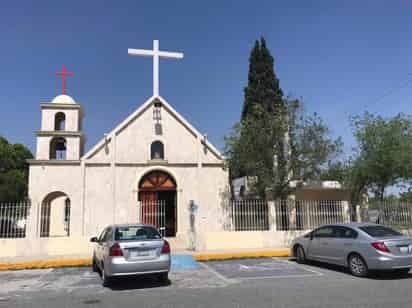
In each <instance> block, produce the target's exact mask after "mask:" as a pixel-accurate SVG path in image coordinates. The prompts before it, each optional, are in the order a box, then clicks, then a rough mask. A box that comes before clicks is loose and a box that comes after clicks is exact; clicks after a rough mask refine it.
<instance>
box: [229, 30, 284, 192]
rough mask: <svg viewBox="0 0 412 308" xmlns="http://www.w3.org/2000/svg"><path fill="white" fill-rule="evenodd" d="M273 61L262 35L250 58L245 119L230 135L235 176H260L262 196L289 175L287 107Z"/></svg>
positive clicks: (232, 165)
mask: <svg viewBox="0 0 412 308" xmlns="http://www.w3.org/2000/svg"><path fill="white" fill-rule="evenodd" d="M273 64H274V60H273V57H272V55H271V54H270V51H269V49H268V48H267V46H266V42H265V40H264V39H263V38H261V39H260V41H256V42H255V46H254V48H253V49H252V51H251V54H250V58H249V73H248V85H247V87H246V88H245V89H244V102H243V110H242V115H241V122H240V123H239V124H237V125H235V128H234V130H233V132H232V134H231V135H230V136H229V137H227V138H226V145H227V146H226V150H227V153H226V155H227V156H229V157H231V158H230V161H229V165H230V166H229V167H230V170H231V171H230V173H231V178H236V177H239V176H244V175H248V176H255V177H257V184H256V186H257V191H258V193H259V194H260V195H261V196H262V197H263V196H264V195H265V189H266V188H268V187H269V186H268V185H269V184H270V186H272V185H273V184H274V183H278V182H282V179H283V178H284V176H285V175H286V174H287V172H286V171H285V168H284V166H285V165H286V164H285V162H286V161H287V158H286V157H285V154H287V153H288V152H287V151H285V148H286V146H285V144H284V142H285V132H286V129H287V108H286V105H285V103H284V101H283V93H282V90H281V89H280V86H279V80H278V79H277V77H276V75H275V72H274V68H273ZM279 179H280V180H279Z"/></svg>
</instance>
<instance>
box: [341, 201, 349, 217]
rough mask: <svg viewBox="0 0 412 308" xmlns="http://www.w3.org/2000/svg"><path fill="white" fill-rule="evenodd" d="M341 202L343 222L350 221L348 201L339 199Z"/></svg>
mask: <svg viewBox="0 0 412 308" xmlns="http://www.w3.org/2000/svg"><path fill="white" fill-rule="evenodd" d="M341 202H342V214H343V220H344V221H345V222H350V221H351V220H352V219H351V215H350V207H349V202H348V201H346V200H345V201H341Z"/></svg>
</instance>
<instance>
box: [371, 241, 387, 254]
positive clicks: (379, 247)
mask: <svg viewBox="0 0 412 308" xmlns="http://www.w3.org/2000/svg"><path fill="white" fill-rule="evenodd" d="M371 245H372V246H373V248H375V249H376V250H379V251H382V252H390V250H389V248H388V247H386V245H385V242H374V243H372V244H371Z"/></svg>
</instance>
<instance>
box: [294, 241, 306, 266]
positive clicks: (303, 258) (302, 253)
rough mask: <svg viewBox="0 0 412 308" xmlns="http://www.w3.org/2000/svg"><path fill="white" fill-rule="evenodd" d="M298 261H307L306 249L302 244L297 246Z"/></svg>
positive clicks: (301, 262)
mask: <svg viewBox="0 0 412 308" xmlns="http://www.w3.org/2000/svg"><path fill="white" fill-rule="evenodd" d="M296 262H297V263H299V264H303V263H306V256H305V251H304V250H303V247H302V246H300V245H298V246H297V247H296Z"/></svg>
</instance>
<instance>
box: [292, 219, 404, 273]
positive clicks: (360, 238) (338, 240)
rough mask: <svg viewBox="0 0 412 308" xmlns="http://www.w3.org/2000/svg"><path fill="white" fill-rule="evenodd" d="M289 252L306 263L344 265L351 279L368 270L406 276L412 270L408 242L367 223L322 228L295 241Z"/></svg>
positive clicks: (393, 232) (397, 233)
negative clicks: (318, 262)
mask: <svg viewBox="0 0 412 308" xmlns="http://www.w3.org/2000/svg"><path fill="white" fill-rule="evenodd" d="M291 253H292V255H293V256H294V257H295V258H296V261H297V262H298V263H304V262H305V261H306V260H315V261H320V262H326V263H332V264H337V265H342V266H345V267H347V268H348V269H349V271H350V272H351V274H353V275H355V276H360V277H363V276H367V275H368V273H369V271H370V270H395V271H398V272H400V273H408V272H409V270H410V268H412V239H411V238H410V237H408V236H405V235H403V234H401V233H399V232H398V231H395V230H393V229H391V228H388V227H385V226H382V225H377V224H367V223H349V224H336V225H325V226H322V227H319V228H317V229H315V230H313V231H312V232H309V233H308V234H306V235H304V236H301V237H298V238H296V239H295V240H294V241H293V242H292V245H291Z"/></svg>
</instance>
